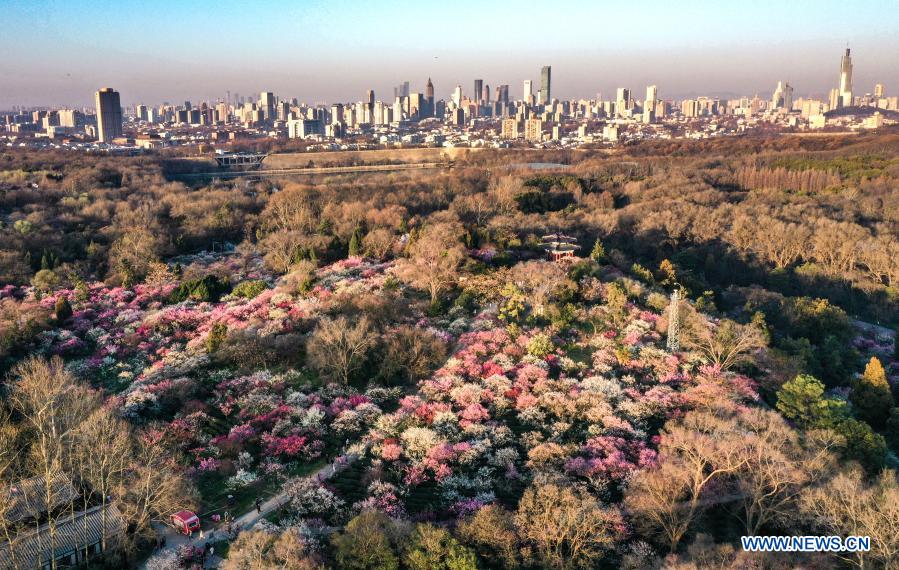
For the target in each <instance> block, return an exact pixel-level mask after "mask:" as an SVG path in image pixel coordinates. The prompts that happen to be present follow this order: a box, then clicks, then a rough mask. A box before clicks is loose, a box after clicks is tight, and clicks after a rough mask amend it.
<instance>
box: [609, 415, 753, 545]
mask: <svg viewBox="0 0 899 570" xmlns="http://www.w3.org/2000/svg"><path fill="white" fill-rule="evenodd" d="M744 435H745V434H744V432H743V431H742V430H741V429H740V428H739V426H737V424H736V422H734V421H733V420H730V419H726V418H721V417H718V416H716V415H714V414H711V413H707V412H690V413H689V414H687V415H686V416H685V417H684V419H683V421H680V422H677V423H675V424H674V425H670V426H669V427H667V428H666V430H665V431H663V433H662V436H661V437H662V440H661V444H660V445H659V467H658V468H656V469H648V470H646V471H642V472H640V473H638V474H637V476H636V477H635V478H634V480H633V481H632V483H631V485H630V487H629V488H628V490H627V493H626V496H625V504H626V505H627V507H628V509H629V510H630V511H631V512H632V513H633V514H634V516H635V518H636V521H637V524H638V525H639V526H640V527H642V528H643V529H644V530H645V531H647V532H650V533H656V532H660V533H661V534H662V536H663V537H664V539H665V542H667V545H668V547H669V548H670V549H671V551H672V552H673V551H675V550H676V549H677V545H678V543H679V542H680V540H681V539H682V538H683V536H684V534H686V532H687V531H688V530H689V528H690V525H691V524H692V523H693V521H694V520H695V519H696V517H697V516H698V515H699V514H700V513H701V512H702V511H703V510H705V508H706V507H707V506H708V504H709V503H710V501H707V500H706V497H704V491H706V489H707V488H708V487H709V485H710V484H711V483H713V482H717V481H720V480H723V479H724V477H725V476H729V475H732V474H734V473H736V472H737V471H739V470H740V469H742V468H743V467H744V466H745V465H746V464H747V463H748V461H749V457H748V449H747V445H746V441H745V437H744ZM719 492H720V491H719ZM720 500H724V499H723V497H721V496H719V497H716V498H713V499H712V500H711V502H712V503H714V502H716V501H720Z"/></svg>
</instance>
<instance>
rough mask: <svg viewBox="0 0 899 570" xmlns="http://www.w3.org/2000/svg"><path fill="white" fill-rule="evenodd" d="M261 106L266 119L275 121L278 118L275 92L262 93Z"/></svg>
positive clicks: (260, 95) (260, 96)
mask: <svg viewBox="0 0 899 570" xmlns="http://www.w3.org/2000/svg"><path fill="white" fill-rule="evenodd" d="M259 108H260V109H261V110H262V114H263V118H264V120H266V121H274V120H275V119H276V118H277V117H276V116H275V94H274V93H272V92H271V91H263V92H262V93H260V94H259Z"/></svg>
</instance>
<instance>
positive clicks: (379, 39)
mask: <svg viewBox="0 0 899 570" xmlns="http://www.w3.org/2000/svg"><path fill="white" fill-rule="evenodd" d="M895 8H896V6H895V3H894V2H893V1H890V0H884V1H880V0H871V1H859V2H851V3H850V2H845V1H842V2H833V1H829V0H825V1H817V2H815V3H787V2H768V1H766V0H761V1H757V2H755V3H753V4H752V6H751V7H750V6H747V7H746V9H741V10H738V11H737V12H735V10H734V7H733V6H729V5H722V4H721V3H720V2H699V1H689V0H687V1H682V2H678V3H671V2H662V1H655V0H646V1H643V2H639V3H620V2H615V3H612V2H605V1H602V2H597V1H592V2H580V1H573V2H566V3H560V4H546V3H536V2H534V3H528V2H524V3H519V4H514V5H509V4H507V3H499V2H478V3H474V4H443V3H430V2H415V3H412V2H399V1H367V2H366V1H361V0H343V1H340V0H332V1H328V2H318V1H312V2H309V1H300V2H276V1H262V2H254V3H252V4H248V3H241V2H236V1H230V0H222V1H218V2H208V3H207V2H191V3H183V2H175V1H169V0H160V1H157V2H147V3H137V2H113V1H107V0H98V1H80V2H77V1H62V0H59V1H54V0H24V1H23V0H0V9H2V13H3V19H4V25H3V28H4V29H3V34H2V35H0V53H3V54H4V55H3V58H2V59H0V77H2V81H0V108H7V107H9V106H12V105H48V106H50V105H53V106H61V105H72V106H82V105H91V104H92V100H93V99H92V98H93V92H94V91H95V90H96V89H97V88H99V87H102V86H111V87H114V88H116V89H117V90H118V91H119V92H120V93H121V94H122V103H123V104H126V105H130V104H134V103H148V104H156V103H161V102H164V101H168V102H181V101H184V100H186V99H189V100H193V101H200V100H216V99H223V98H224V97H225V96H226V93H227V92H228V91H230V92H231V94H232V96H233V95H234V94H235V93H237V94H240V95H242V96H252V97H257V96H258V92H259V91H262V90H265V91H273V92H275V93H276V94H277V95H279V96H280V97H282V98H292V97H297V98H298V99H300V100H301V101H305V102H308V103H317V102H330V101H356V100H360V99H362V97H363V96H364V94H365V91H366V90H367V89H374V90H375V96H376V97H377V98H378V99H382V100H385V101H392V99H393V87H394V86H396V85H398V84H400V83H402V82H403V81H409V82H410V87H411V89H412V90H413V91H421V92H423V91H424V85H425V82H426V81H427V78H428V77H431V78H432V79H433V81H434V84H435V88H436V95H437V97H438V98H448V97H449V94H450V93H451V91H452V90H453V88H454V87H455V86H456V85H457V84H459V85H461V86H462V89H463V92H464V93H465V94H470V93H471V90H472V84H473V81H474V79H476V78H478V79H483V80H484V83H485V84H487V85H490V86H491V88H492V89H495V87H496V86H497V85H500V84H508V85H509V95H510V97H512V98H520V97H521V91H522V87H521V85H522V81H523V80H525V79H532V80H534V89H535V91H536V89H537V88H538V87H539V80H540V67H541V66H542V65H552V68H553V72H552V95H553V96H554V97H557V98H582V97H583V98H594V97H596V95H597V94H598V93H601V94H602V95H603V96H604V97H606V98H612V97H614V89H615V88H616V87H628V88H630V89H632V90H633V92H634V96H635V98H640V97H642V92H643V90H644V88H645V86H646V85H648V84H656V85H658V86H659V96H660V97H663V98H674V97H683V96H695V95H700V94H707V95H721V96H728V95H736V94H744V95H752V94H755V93H760V94H768V93H770V92H771V91H772V90H773V88H774V86H775V85H776V83H777V81H778V80H785V81H788V82H790V84H791V85H793V86H794V88H795V93H796V97H801V96H806V95H815V96H824V95H825V94H826V93H827V91H828V90H829V89H830V88H832V87H835V86H836V84H837V79H838V75H839V61H840V56H841V55H842V51H843V50H844V49H845V47H846V45H847V42H848V44H849V46H850V47H851V48H852V55H853V63H854V81H853V83H854V86H853V87H854V91H855V93H857V94H862V93H866V92H872V91H873V88H874V84H875V83H883V84H884V85H885V86H886V91H887V94H896V93H897V92H899V58H896V57H895V54H896V53H897V52H899V34H897V32H899V10H896V9H895Z"/></svg>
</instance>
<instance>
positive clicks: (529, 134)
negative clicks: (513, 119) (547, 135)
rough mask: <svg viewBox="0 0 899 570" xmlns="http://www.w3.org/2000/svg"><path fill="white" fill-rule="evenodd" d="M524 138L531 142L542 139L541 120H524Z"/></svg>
mask: <svg viewBox="0 0 899 570" xmlns="http://www.w3.org/2000/svg"><path fill="white" fill-rule="evenodd" d="M524 138H525V140H528V141H532V142H540V141H541V140H543V121H541V120H540V119H528V120H527V121H525V122H524Z"/></svg>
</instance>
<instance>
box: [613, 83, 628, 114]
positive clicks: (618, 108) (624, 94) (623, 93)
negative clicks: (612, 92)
mask: <svg viewBox="0 0 899 570" xmlns="http://www.w3.org/2000/svg"><path fill="white" fill-rule="evenodd" d="M630 108H631V90H630V89H628V88H626V87H619V88H618V93H617V97H615V113H616V114H617V115H618V116H619V117H623V116H624V115H625V114H626V113H627V111H628V110H629V109H630Z"/></svg>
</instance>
